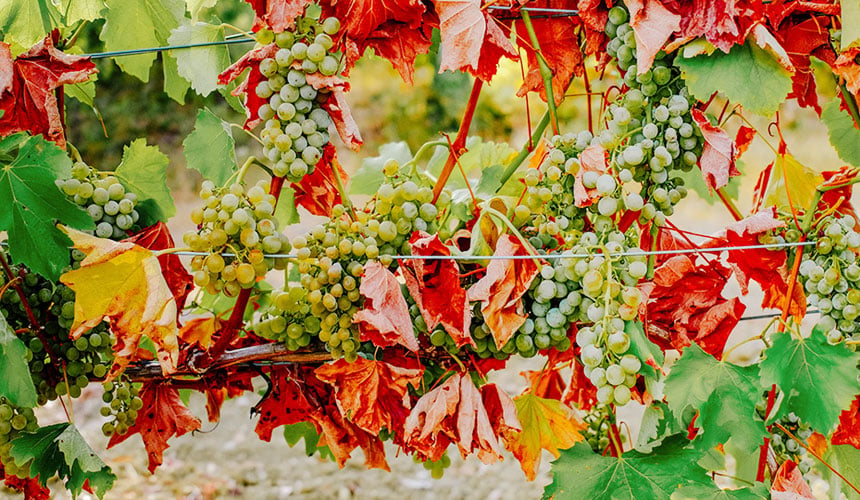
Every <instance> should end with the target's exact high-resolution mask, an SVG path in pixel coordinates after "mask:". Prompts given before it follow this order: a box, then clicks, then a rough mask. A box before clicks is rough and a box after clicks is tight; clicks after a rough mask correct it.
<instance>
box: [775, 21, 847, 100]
mask: <svg viewBox="0 0 860 500" xmlns="http://www.w3.org/2000/svg"><path fill="white" fill-rule="evenodd" d="M842 8H845V4H843V5H842ZM855 8H856V6H855ZM842 23H843V24H842V25H843V31H842V32H843V33H845V29H844V27H846V26H847V23H848V20H846V18H845V16H843V17H842ZM830 25H831V19H830V17H827V16H814V17H811V18H808V19H804V20H803V21H800V22H798V23H791V22H786V23H781V24H780V25H779V26H780V28H779V31H778V32H777V33H775V35H776V36H777V37H778V38H779V39H780V41H781V43H782V46H783V48H785V51H786V53H788V57H789V59H790V60H791V63H792V64H793V65H794V68H795V71H794V74H793V75H792V76H791V89H792V90H791V94H789V96H788V97H789V98H791V97H794V98H796V99H797V103H798V104H799V105H800V106H802V107H812V108H813V109H815V111H816V112H817V113H818V114H819V115H821V106H820V105H819V104H818V92H816V86H815V75H814V72H813V70H812V57H813V56H814V57H815V58H816V59H819V60H821V61H824V62H826V63H828V64H833V63H834V62H835V61H836V52H835V51H834V50H833V45H831V42H830ZM848 29H849V30H850V29H851V28H848ZM842 46H843V47H847V45H842Z"/></svg>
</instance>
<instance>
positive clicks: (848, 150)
mask: <svg viewBox="0 0 860 500" xmlns="http://www.w3.org/2000/svg"><path fill="white" fill-rule="evenodd" d="M840 104H841V102H840V100H839V99H833V100H831V101H830V102H828V103H827V104H825V105H824V109H823V111H822V112H821V121H823V122H824V124H825V125H827V135H828V136H829V137H830V144H832V145H833V148H834V149H835V150H836V153H837V154H838V155H839V158H840V159H842V161H845V162H847V163H849V164H851V165H854V166H855V167H857V166H860V130H857V127H856V126H855V125H854V119H853V118H851V115H850V114H848V111H844V110H842V109H841V106H840Z"/></svg>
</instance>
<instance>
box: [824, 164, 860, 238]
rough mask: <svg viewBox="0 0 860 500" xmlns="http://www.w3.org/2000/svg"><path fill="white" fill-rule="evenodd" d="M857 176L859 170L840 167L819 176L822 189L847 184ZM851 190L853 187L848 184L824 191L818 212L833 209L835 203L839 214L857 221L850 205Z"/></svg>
mask: <svg viewBox="0 0 860 500" xmlns="http://www.w3.org/2000/svg"><path fill="white" fill-rule="evenodd" d="M858 174H860V170H857V169H855V168H851V167H842V168H840V169H839V170H828V171H826V172H821V175H822V176H823V177H824V183H822V187H827V186H836V185H839V184H845V183H848V182H850V181H852V180H853V179H854V178H855V177H857V175H858ZM853 188H854V185H853V184H849V185H847V186H844V187H841V188H836V189H831V190H830V191H826V192H825V193H824V194H823V195H822V196H821V203H820V204H819V205H818V208H819V210H824V209H827V208H830V207H834V206H836V204H837V203H839V206H838V207H837V209H836V210H837V211H838V212H839V213H842V214H845V215H850V216H852V217H854V220H857V214H856V213H855V212H854V206H853V205H852V204H851V195H852V191H853ZM855 228H856V224H855Z"/></svg>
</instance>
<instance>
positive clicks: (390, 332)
mask: <svg viewBox="0 0 860 500" xmlns="http://www.w3.org/2000/svg"><path fill="white" fill-rule="evenodd" d="M358 290H359V291H360V292H361V294H362V295H363V296H364V297H365V301H364V307H363V308H362V309H361V310H360V311H358V312H357V313H355V316H353V318H352V321H353V323H355V324H357V325H358V328H359V331H360V332H361V340H362V341H368V340H369V341H371V342H373V344H374V345H376V346H377V347H388V346H391V345H395V344H400V345H402V346H403V347H405V348H407V349H409V350H410V351H413V352H415V351H417V350H418V339H417V338H416V337H415V330H414V329H413V327H412V319H411V318H410V316H409V306H408V305H407V304H406V299H405V298H404V297H403V293H402V292H401V291H400V283H399V282H398V281H397V277H396V276H394V273H392V272H391V271H389V270H388V268H387V267H385V266H383V265H382V264H380V263H379V262H377V261H374V262H370V263H368V264H367V265H366V266H364V275H363V276H362V278H361V285H359V287H358Z"/></svg>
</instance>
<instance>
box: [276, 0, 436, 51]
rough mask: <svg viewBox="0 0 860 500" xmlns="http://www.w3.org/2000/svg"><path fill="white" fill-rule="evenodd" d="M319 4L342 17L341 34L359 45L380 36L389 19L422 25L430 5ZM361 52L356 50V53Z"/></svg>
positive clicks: (337, 0) (356, 0)
mask: <svg viewBox="0 0 860 500" xmlns="http://www.w3.org/2000/svg"><path fill="white" fill-rule="evenodd" d="M270 1H271V0H270ZM320 6H321V7H322V17H336V18H338V19H340V21H341V28H340V32H339V33H338V35H339V36H340V37H341V38H342V39H348V40H349V41H350V42H351V43H356V44H358V45H362V43H361V42H363V41H366V40H367V39H368V38H372V37H374V36H379V30H380V28H381V27H382V26H384V25H386V24H387V23H393V22H396V23H400V25H401V26H400V27H401V29H406V28H409V29H416V28H419V27H420V26H421V24H422V23H423V22H424V17H425V14H426V13H427V7H426V6H425V5H424V3H423V2H421V0H403V1H398V2H391V1H388V0H323V1H322V2H320ZM389 26H390V25H389ZM346 45H349V43H346ZM360 55H361V53H357V54H355V57H358V56H360Z"/></svg>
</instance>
